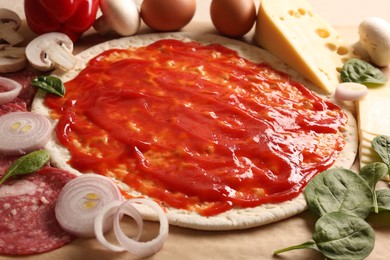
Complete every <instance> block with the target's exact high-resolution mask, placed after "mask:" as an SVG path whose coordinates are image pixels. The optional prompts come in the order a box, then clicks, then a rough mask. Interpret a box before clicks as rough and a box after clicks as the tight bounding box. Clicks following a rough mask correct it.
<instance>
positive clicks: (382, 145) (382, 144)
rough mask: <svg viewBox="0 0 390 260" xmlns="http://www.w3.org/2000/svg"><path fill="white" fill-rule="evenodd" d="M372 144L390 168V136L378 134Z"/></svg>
mask: <svg viewBox="0 0 390 260" xmlns="http://www.w3.org/2000/svg"><path fill="white" fill-rule="evenodd" d="M371 145H372V148H373V149H374V151H375V152H376V153H377V154H378V155H379V157H380V158H381V159H382V161H383V162H384V163H385V164H386V165H387V166H388V167H389V169H390V136H385V135H380V136H376V137H375V138H374V139H373V140H372V142H371ZM389 175H390V173H389Z"/></svg>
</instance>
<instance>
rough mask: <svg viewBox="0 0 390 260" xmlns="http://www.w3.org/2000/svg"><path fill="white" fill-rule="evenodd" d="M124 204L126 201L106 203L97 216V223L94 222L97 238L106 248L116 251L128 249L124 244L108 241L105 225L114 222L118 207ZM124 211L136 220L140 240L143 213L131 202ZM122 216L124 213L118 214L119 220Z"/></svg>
mask: <svg viewBox="0 0 390 260" xmlns="http://www.w3.org/2000/svg"><path fill="white" fill-rule="evenodd" d="M122 204H124V203H123V202H121V201H112V202H110V203H108V204H106V205H104V206H103V207H102V208H101V210H100V212H99V214H98V215H97V216H96V218H95V223H94V224H95V236H96V239H97V240H98V241H99V242H100V243H101V244H102V245H103V246H105V247H106V248H108V249H110V250H112V251H115V252H122V251H125V250H126V249H125V248H123V247H122V246H117V245H114V244H112V243H110V242H109V241H107V240H106V239H105V237H104V230H103V226H104V225H105V224H106V223H107V222H109V223H111V224H112V221H111V220H112V216H114V215H116V213H117V212H118V209H119V208H120V207H121V205H122ZM124 213H125V214H127V215H128V216H130V217H132V218H133V219H134V220H135V222H136V224H137V229H138V233H137V235H136V236H135V239H136V240H138V239H139V238H140V237H141V235H142V227H143V220H142V216H141V214H140V213H139V212H138V210H137V209H136V208H135V207H134V206H132V205H130V204H128V207H126V210H125V212H124ZM122 216H123V214H119V215H118V216H116V217H117V218H118V222H119V219H120V218H121V217H122ZM110 219H111V220H110Z"/></svg>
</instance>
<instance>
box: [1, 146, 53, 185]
mask: <svg viewBox="0 0 390 260" xmlns="http://www.w3.org/2000/svg"><path fill="white" fill-rule="evenodd" d="M49 159H50V153H49V152H48V151H46V150H37V151H34V152H31V153H28V154H26V155H24V156H22V157H20V158H18V159H17V160H16V161H15V162H14V163H13V164H12V165H11V166H10V167H9V168H8V170H7V172H6V173H5V175H4V176H3V177H2V178H1V179H0V185H1V184H3V183H4V182H5V181H6V180H7V179H8V178H10V177H12V176H15V175H22V174H28V173H33V172H35V171H37V170H39V169H40V168H42V167H43V166H44V165H45V164H46V163H47V162H48V161H49Z"/></svg>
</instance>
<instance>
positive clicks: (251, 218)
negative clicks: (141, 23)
mask: <svg viewBox="0 0 390 260" xmlns="http://www.w3.org/2000/svg"><path fill="white" fill-rule="evenodd" d="M164 38H171V39H178V40H181V41H193V40H195V41H197V42H200V43H203V44H210V43H219V44H222V45H224V46H225V47H228V48H230V49H233V50H236V51H238V52H239V54H240V56H241V57H243V58H246V59H248V60H250V61H253V62H257V63H260V62H266V63H269V64H270V65H271V66H272V67H273V68H275V69H277V70H279V71H282V72H285V73H287V74H289V75H290V76H291V78H292V79H293V80H295V81H298V82H300V83H302V84H304V85H305V86H306V87H308V88H309V89H311V90H314V91H315V92H316V93H317V94H319V95H320V96H322V97H324V98H328V99H333V98H332V96H330V95H329V96H325V94H324V92H323V91H322V90H320V89H319V88H317V87H315V86H314V85H313V84H311V83H310V82H308V81H306V80H305V79H304V78H303V77H302V76H300V75H299V74H298V73H297V72H295V71H294V70H292V69H291V68H289V67H287V66H286V65H284V64H283V62H282V61H280V60H279V59H277V58H276V57H274V56H273V55H272V54H270V53H268V52H267V51H265V50H263V49H260V48H258V47H256V46H252V45H249V44H247V43H244V42H241V41H237V40H232V39H229V38H225V37H221V36H218V35H212V34H192V33H181V32H179V33H162V34H145V35H137V36H132V37H126V38H120V39H116V40H111V41H108V42H104V43H101V44H98V45H95V46H93V47H91V48H89V49H87V50H85V51H83V52H81V53H80V54H78V55H77V57H78V59H79V61H78V65H77V68H76V69H74V70H72V71H68V72H64V71H62V70H60V69H59V70H56V71H54V72H53V75H56V76H58V77H60V78H61V79H62V80H63V81H64V82H66V81H69V80H71V79H72V78H74V77H76V76H77V75H78V73H79V72H80V70H82V69H83V68H84V67H85V66H86V64H87V62H88V61H89V60H90V59H91V58H93V57H94V56H96V55H98V54H100V53H101V52H103V51H105V50H108V49H112V48H117V49H126V48H129V47H135V48H136V47H141V46H145V45H148V44H151V43H153V42H155V41H157V40H160V39H164ZM44 95H45V94H44V93H43V92H38V94H37V96H36V98H35V100H34V102H33V105H32V111H34V112H37V113H40V114H43V115H46V116H49V111H48V109H47V108H46V107H45V106H44V104H43V100H44V99H43V98H44ZM332 101H334V102H336V101H335V100H332ZM339 105H342V104H339ZM350 107H351V106H350ZM352 107H353V106H352ZM343 108H345V109H344V110H345V112H346V113H347V115H348V117H349V120H348V126H347V128H346V130H345V132H344V134H345V138H346V146H345V148H344V150H343V151H342V152H341V154H340V156H339V158H338V159H337V161H336V162H335V164H334V166H333V167H343V168H350V167H351V166H352V165H353V163H354V161H355V158H356V154H357V147H358V136H357V125H356V120H355V118H354V117H353V115H352V112H351V111H350V109H349V108H347V107H346V106H344V107H343ZM46 149H48V150H49V151H50V152H51V154H52V163H53V164H54V165H55V166H57V167H59V168H62V169H65V170H68V171H70V172H73V173H75V174H81V173H80V172H78V171H77V170H75V169H73V168H72V167H70V166H69V165H68V164H67V163H66V162H67V160H68V159H69V158H70V155H69V153H68V151H67V149H65V148H64V147H62V146H60V145H59V144H58V142H57V141H56V137H55V136H54V134H53V137H52V138H51V140H50V141H49V143H48V144H47V146H46ZM119 185H121V186H122V187H123V186H124V184H123V183H119ZM123 188H125V189H126V188H127V190H128V187H127V186H125V187H123ZM134 195H141V194H138V193H134ZM305 209H306V202H305V199H304V196H303V194H300V195H299V196H298V197H296V198H294V199H292V200H289V201H286V202H283V203H279V204H264V205H261V206H258V207H254V208H239V209H232V210H229V211H226V212H224V213H222V214H218V215H216V216H211V217H203V216H201V215H199V214H197V213H196V212H189V211H186V210H178V209H174V208H167V216H168V219H169V223H170V224H172V225H177V226H181V227H187V228H192V229H200V230H235V229H246V228H251V227H255V226H260V225H265V224H269V223H272V222H276V221H279V220H282V219H285V218H288V217H291V216H294V215H296V214H299V213H301V212H303V211H304V210H305ZM140 210H141V212H142V214H143V215H144V216H145V218H147V219H150V220H155V219H156V216H154V214H153V212H151V211H150V209H148V208H140Z"/></svg>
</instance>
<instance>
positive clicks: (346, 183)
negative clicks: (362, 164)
mask: <svg viewBox="0 0 390 260" xmlns="http://www.w3.org/2000/svg"><path fill="white" fill-rule="evenodd" d="M304 195H305V198H306V202H307V205H308V207H309V209H310V211H312V212H313V213H315V214H317V215H319V216H322V215H325V214H327V213H331V212H344V213H347V214H350V215H354V216H357V217H360V218H362V219H364V218H366V217H367V216H368V215H369V214H370V212H371V208H372V192H371V189H370V187H369V186H368V184H367V183H366V181H365V180H364V179H363V178H362V177H360V176H359V175H358V174H356V173H354V172H352V171H350V170H347V169H341V168H336V169H330V170H327V171H324V172H321V173H319V174H318V175H317V176H315V177H314V178H313V179H312V180H311V181H310V182H309V183H308V184H307V185H306V188H305V190H304Z"/></svg>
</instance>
